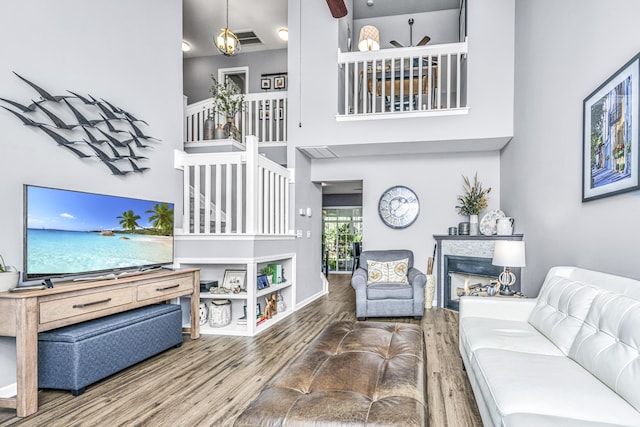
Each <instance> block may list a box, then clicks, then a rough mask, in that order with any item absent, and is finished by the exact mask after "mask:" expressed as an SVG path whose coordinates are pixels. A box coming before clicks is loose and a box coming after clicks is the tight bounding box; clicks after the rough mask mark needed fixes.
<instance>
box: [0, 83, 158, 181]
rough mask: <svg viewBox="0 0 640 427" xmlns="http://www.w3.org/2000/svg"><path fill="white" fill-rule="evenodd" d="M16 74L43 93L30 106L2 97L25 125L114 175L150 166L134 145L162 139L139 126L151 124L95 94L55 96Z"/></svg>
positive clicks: (1, 99)
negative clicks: (142, 162)
mask: <svg viewBox="0 0 640 427" xmlns="http://www.w3.org/2000/svg"><path fill="white" fill-rule="evenodd" d="M13 73H14V74H15V75H16V76H18V78H20V80H22V81H24V82H25V83H27V84H28V85H29V86H31V87H32V88H33V89H34V90H35V91H36V92H38V94H39V95H40V99H39V100H37V101H33V100H32V103H31V104H29V105H28V106H26V105H23V104H21V103H19V102H16V101H12V100H9V99H5V98H0V101H2V102H5V103H6V104H8V105H10V106H11V107H13V108H14V109H11V108H7V107H5V106H1V107H2V108H4V109H5V110H7V111H9V112H10V113H11V114H13V115H14V116H16V117H17V118H18V119H20V121H21V122H22V123H23V124H24V125H25V126H33V127H34V128H37V129H39V130H41V131H42V132H44V133H45V134H46V135H47V136H49V138H51V139H52V140H54V141H55V142H56V143H57V144H58V145H59V146H61V147H63V148H65V149H67V150H69V151H70V152H71V153H73V154H75V155H76V156H78V157H79V158H81V159H90V158H97V159H98V160H99V161H101V162H102V163H103V164H104V165H106V166H107V167H108V168H109V170H110V171H111V173H112V174H113V175H120V176H125V175H127V174H129V173H143V172H144V171H146V170H148V169H149V168H148V167H141V166H139V164H138V163H137V162H140V161H144V160H147V159H148V158H147V157H145V156H141V155H139V154H137V153H136V151H135V150H134V147H133V146H132V145H135V148H136V150H138V149H147V148H150V145H148V144H144V143H142V141H145V142H147V141H149V142H152V141H160V140H159V139H157V138H153V137H151V136H149V135H146V134H145V133H144V132H143V131H142V129H141V128H140V127H141V125H136V123H141V124H142V125H145V126H149V125H148V123H147V122H145V121H144V120H140V119H138V118H136V117H135V116H134V115H133V114H131V113H129V112H127V111H126V110H124V109H122V108H120V107H117V106H115V105H113V104H112V103H110V102H108V101H106V100H105V99H104V98H100V99H99V100H98V99H96V98H94V97H93V96H91V95H88V96H82V95H79V94H78V93H76V92H72V91H70V90H68V91H67V92H69V93H70V94H71V95H62V96H54V95H51V94H50V93H49V92H47V91H46V90H44V89H42V88H41V87H39V86H38V85H36V84H34V83H32V82H30V81H29V80H27V79H25V78H24V77H22V76H20V75H19V74H18V73H16V72H15V71H14V72H13ZM15 109H17V110H19V111H16V110H15ZM56 113H57V114H56ZM61 116H69V117H71V116H72V117H73V118H75V122H74V121H70V120H69V119H67V120H66V121H65V119H64V118H63V117H61ZM47 119H48V120H47ZM72 120H73V119H72ZM54 129H55V130H54ZM124 135H126V136H125V137H124V139H123V138H122V136H124Z"/></svg>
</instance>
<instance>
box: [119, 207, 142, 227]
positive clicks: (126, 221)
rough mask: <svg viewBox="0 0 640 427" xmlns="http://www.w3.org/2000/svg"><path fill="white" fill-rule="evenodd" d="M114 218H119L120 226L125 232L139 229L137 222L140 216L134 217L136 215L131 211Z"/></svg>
mask: <svg viewBox="0 0 640 427" xmlns="http://www.w3.org/2000/svg"><path fill="white" fill-rule="evenodd" d="M116 218H121V219H120V225H121V226H122V228H123V229H125V230H131V231H134V230H135V229H136V228H138V227H140V226H139V225H138V222H137V221H138V220H139V219H140V215H136V213H135V212H134V211H132V210H131V209H129V210H128V211H127V212H122V215H118V216H117V217H116Z"/></svg>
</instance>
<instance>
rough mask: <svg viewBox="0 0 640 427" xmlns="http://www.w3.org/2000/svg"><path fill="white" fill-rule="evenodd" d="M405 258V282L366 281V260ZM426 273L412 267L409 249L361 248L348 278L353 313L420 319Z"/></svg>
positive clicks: (386, 260) (363, 315) (362, 318)
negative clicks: (353, 308)
mask: <svg viewBox="0 0 640 427" xmlns="http://www.w3.org/2000/svg"><path fill="white" fill-rule="evenodd" d="M404 258H407V259H408V264H407V282H408V283H399V282H375V283H369V272H368V270H367V266H368V261H379V262H390V261H397V260H401V259H404ZM426 281H427V277H426V276H425V275H424V274H423V273H422V272H421V271H419V270H418V269H416V268H415V267H413V252H412V251H410V250H382V251H363V252H362V253H361V254H360V267H359V268H358V269H357V270H356V271H355V273H354V274H353V276H352V278H351V286H352V287H353V288H354V289H355V290H356V317H357V318H358V320H364V319H366V318H367V317H403V316H413V317H414V319H417V320H419V319H422V314H423V313H424V285H425V282H426Z"/></svg>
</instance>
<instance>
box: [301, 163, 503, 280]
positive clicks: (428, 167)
mask: <svg viewBox="0 0 640 427" xmlns="http://www.w3.org/2000/svg"><path fill="white" fill-rule="evenodd" d="M499 171H500V154H499V153H498V152H497V151H492V152H485V153H456V154H432V155H419V156H408V155H398V156H390V157H379V156H378V157H364V158H359V159H337V160H321V161H320V160H317V161H314V162H313V165H312V169H311V180H313V181H315V182H321V181H324V180H331V181H345V180H349V181H350V180H357V179H361V180H362V181H363V182H362V212H363V214H362V216H363V224H362V226H363V239H362V242H363V250H372V249H411V250H413V253H414V257H415V265H416V267H418V268H419V269H420V270H422V271H423V272H424V271H426V268H427V258H428V257H429V256H430V255H432V253H433V247H434V245H435V240H434V238H433V235H434V234H447V228H448V227H457V226H458V223H460V222H463V221H468V218H467V217H463V216H460V215H459V214H458V213H457V211H456V209H455V206H456V204H457V201H456V196H457V195H459V194H461V193H462V185H463V181H462V175H465V176H468V177H473V175H474V174H475V173H476V172H477V173H478V180H479V181H480V182H482V184H483V186H485V187H491V188H492V191H491V193H490V194H489V196H490V200H489V206H488V208H487V209H486V211H484V212H483V213H481V214H480V217H481V218H482V215H483V214H484V213H486V212H489V211H490V210H492V209H498V208H499V207H500V191H499V187H500V185H499V184H500V172H499ZM394 185H405V186H407V187H409V188H411V189H412V190H413V191H414V192H415V193H416V195H417V196H418V199H419V200H420V213H419V215H418V218H417V219H416V222H414V223H413V224H412V225H411V226H409V227H407V228H405V229H400V230H396V229H392V228H389V227H387V226H386V225H384V223H383V222H382V220H381V219H380V216H379V215H378V201H379V200H380V196H381V195H382V193H383V192H384V191H385V190H387V189H388V188H389V187H392V186H394Z"/></svg>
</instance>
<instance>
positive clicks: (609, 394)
mask: <svg viewBox="0 0 640 427" xmlns="http://www.w3.org/2000/svg"><path fill="white" fill-rule="evenodd" d="M460 354H461V355H462V360H463V362H464V366H465V368H466V371H467V375H468V376H469V381H470V382H471V386H472V388H473V393H474V395H475V398H476V401H477V403H478V408H479V410H480V415H481V416H482V421H483V423H484V425H485V426H508V427H512V426H518V427H521V426H536V427H537V426H545V427H546V426H562V427H595V426H636V427H637V426H640V281H637V280H632V279H627V278H623V277H619V276H614V275H611V274H605V273H599V272H595V271H590V270H585V269H581V268H577V267H554V268H552V269H550V270H549V272H548V274H547V277H546V279H545V281H544V284H543V285H542V288H541V290H540V294H539V296H538V298H536V299H515V298H495V297H494V298H479V297H463V298H462V299H461V301H460Z"/></svg>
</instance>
